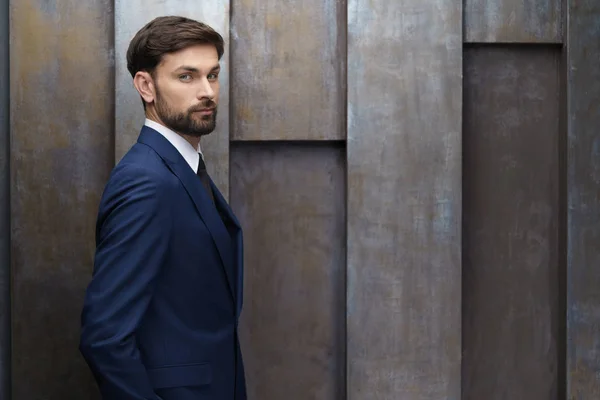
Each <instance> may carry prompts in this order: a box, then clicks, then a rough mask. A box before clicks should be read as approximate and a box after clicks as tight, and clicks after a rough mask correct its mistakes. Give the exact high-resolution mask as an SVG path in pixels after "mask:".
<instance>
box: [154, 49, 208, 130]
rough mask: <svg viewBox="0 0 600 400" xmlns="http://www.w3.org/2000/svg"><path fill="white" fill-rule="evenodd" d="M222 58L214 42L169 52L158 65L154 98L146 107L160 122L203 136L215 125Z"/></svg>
mask: <svg viewBox="0 0 600 400" xmlns="http://www.w3.org/2000/svg"><path fill="white" fill-rule="evenodd" d="M219 71H220V66H219V58H218V55H217V50H216V48H215V47H214V46H212V45H196V46H192V47H188V48H186V49H183V50H180V51H178V52H176V53H171V54H166V55H165V56H164V57H163V60H162V62H161V63H160V64H159V65H158V66H157V67H156V69H155V71H154V74H153V77H154V101H153V102H152V103H150V104H148V105H147V106H148V107H150V108H151V109H152V111H151V112H153V113H154V114H155V116H156V117H158V118H159V120H160V121H159V122H161V121H162V123H163V124H164V125H165V126H167V127H168V128H170V129H172V130H173V131H175V132H178V133H180V134H183V135H189V136H193V137H200V136H203V135H208V134H209V133H211V132H212V131H213V130H214V129H215V126H216V118H217V104H218V101H219V79H218V76H219Z"/></svg>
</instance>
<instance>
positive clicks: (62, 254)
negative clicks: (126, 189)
mask: <svg viewBox="0 0 600 400" xmlns="http://www.w3.org/2000/svg"><path fill="white" fill-rule="evenodd" d="M10 11H11V32H10V41H11V48H10V69H11V86H10V95H11V107H10V113H11V123H12V126H11V128H12V132H11V139H12V143H11V155H10V157H11V175H12V190H11V201H12V248H11V256H12V282H13V285H14V286H13V292H12V316H13V320H12V322H13V325H12V326H13V335H12V338H13V341H12V345H13V349H12V353H13V355H14V357H13V358H12V369H13V394H12V396H13V397H12V398H13V399H27V400H64V399H95V398H98V397H97V395H96V393H97V389H96V385H95V383H94V382H93V380H92V376H91V373H90V372H89V369H88V368H87V366H86V364H85V363H84V361H83V358H82V357H81V356H80V354H79V351H78V344H79V321H80V313H81V307H82V303H83V295H84V290H85V287H86V285H87V283H88V281H89V279H90V275H91V271H92V257H93V252H94V228H95V217H96V213H97V207H98V202H99V199H100V195H101V192H102V190H103V187H104V183H105V182H106V180H107V178H108V174H109V172H110V167H111V164H112V160H113V158H114V157H113V155H114V149H113V130H112V120H113V113H112V109H113V105H112V98H113V95H112V87H113V78H112V71H111V70H112V68H111V60H112V49H111V46H110V43H111V37H112V29H113V22H112V21H113V12H112V2H111V1H108V0H93V1H85V2H81V1H63V2H59V3H56V2H47V1H41V0H23V1H12V2H10Z"/></svg>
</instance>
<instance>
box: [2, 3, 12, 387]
mask: <svg viewBox="0 0 600 400" xmlns="http://www.w3.org/2000/svg"><path fill="white" fill-rule="evenodd" d="M9 35H10V31H9V8H8V0H0V399H8V398H9V396H10V171H9V165H10V151H9V148H10V106H9V102H10V96H9V94H10V87H9V82H10V80H9V61H8V56H9Z"/></svg>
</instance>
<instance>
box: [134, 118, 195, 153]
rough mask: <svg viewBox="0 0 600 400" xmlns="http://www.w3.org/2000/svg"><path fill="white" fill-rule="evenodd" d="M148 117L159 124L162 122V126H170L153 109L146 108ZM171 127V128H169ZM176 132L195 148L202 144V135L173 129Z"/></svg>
mask: <svg viewBox="0 0 600 400" xmlns="http://www.w3.org/2000/svg"><path fill="white" fill-rule="evenodd" d="M146 118H148V119H149V120H151V121H154V122H156V123H157V124H161V125H162V126H164V127H165V128H169V127H168V126H167V125H166V124H165V123H164V122H163V121H162V120H161V119H160V118H159V116H158V115H156V113H155V112H153V110H152V109H148V110H146ZM169 129H171V128H169ZM173 132H175V133H176V134H178V135H179V136H181V137H182V138H184V139H185V140H186V141H187V142H188V143H189V144H191V145H192V147H193V148H194V149H198V148H199V146H200V137H197V136H190V135H184V134H182V133H181V132H177V131H173Z"/></svg>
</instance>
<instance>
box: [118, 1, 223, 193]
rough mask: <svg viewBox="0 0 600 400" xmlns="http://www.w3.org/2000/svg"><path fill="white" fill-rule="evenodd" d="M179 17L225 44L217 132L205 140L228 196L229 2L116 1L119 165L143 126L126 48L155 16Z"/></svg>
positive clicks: (219, 183) (204, 148)
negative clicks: (209, 31)
mask: <svg viewBox="0 0 600 400" xmlns="http://www.w3.org/2000/svg"><path fill="white" fill-rule="evenodd" d="M164 15H181V16H185V17H189V18H193V19H196V20H198V21H201V22H204V23H206V24H208V25H210V26H211V27H213V28H214V29H215V30H216V31H217V32H219V33H220V34H221V36H223V39H225V55H224V56H223V58H222V59H221V73H220V74H219V82H220V86H221V90H220V92H219V113H218V115H217V128H216V129H215V131H214V132H213V133H211V134H210V135H208V136H207V137H204V138H202V151H203V153H204V154H205V156H206V157H207V162H206V164H207V169H208V172H209V174H210V176H211V177H212V179H213V180H214V181H215V183H216V184H217V186H218V187H219V189H220V190H221V192H222V193H223V195H224V196H225V198H228V197H229V57H228V50H229V0H216V1H200V2H198V1H196V0H180V1H164V0H116V1H115V69H116V100H115V101H116V115H115V128H116V139H115V141H116V146H115V152H116V160H117V161H119V160H120V159H121V157H122V156H123V155H124V154H125V153H126V152H127V150H129V148H130V147H131V146H132V145H133V144H134V143H135V141H136V140H137V138H138V135H139V133H140V129H141V128H142V125H143V123H144V109H143V106H142V99H141V98H140V96H139V94H138V93H137V91H136V90H135V88H134V87H133V80H132V77H131V75H130V74H129V71H128V70H127V59H126V54H127V48H128V47H129V42H130V41H131V39H133V36H134V35H135V34H136V32H137V31H138V30H140V29H141V28H142V27H143V26H144V25H146V24H147V23H148V22H150V21H151V20H153V19H154V18H156V17H160V16H164Z"/></svg>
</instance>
